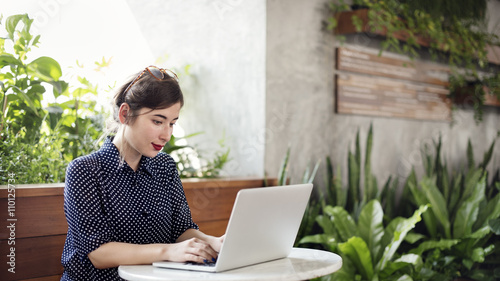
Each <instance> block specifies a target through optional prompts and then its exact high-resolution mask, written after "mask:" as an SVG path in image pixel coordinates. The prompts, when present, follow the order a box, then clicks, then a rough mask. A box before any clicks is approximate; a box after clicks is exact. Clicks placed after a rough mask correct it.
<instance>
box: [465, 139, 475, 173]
mask: <svg viewBox="0 0 500 281" xmlns="http://www.w3.org/2000/svg"><path fill="white" fill-rule="evenodd" d="M467 163H468V166H469V169H473V168H474V167H475V166H476V163H475V162H474V150H473V149H472V144H471V142H470V138H469V141H468V142H467Z"/></svg>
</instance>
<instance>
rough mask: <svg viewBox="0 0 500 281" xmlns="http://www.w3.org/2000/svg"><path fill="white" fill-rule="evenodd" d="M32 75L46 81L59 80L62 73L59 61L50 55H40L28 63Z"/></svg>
mask: <svg viewBox="0 0 500 281" xmlns="http://www.w3.org/2000/svg"><path fill="white" fill-rule="evenodd" d="M28 70H29V71H30V73H31V74H32V75H35V76H36V77H39V78H40V79H42V80H44V81H58V80H59V78H60V77H61V75H62V71H61V66H60V65H59V63H58V62H57V61H56V60H54V59H53V58H50V57H39V58H37V59H35V60H34V61H32V62H31V63H29V64H28Z"/></svg>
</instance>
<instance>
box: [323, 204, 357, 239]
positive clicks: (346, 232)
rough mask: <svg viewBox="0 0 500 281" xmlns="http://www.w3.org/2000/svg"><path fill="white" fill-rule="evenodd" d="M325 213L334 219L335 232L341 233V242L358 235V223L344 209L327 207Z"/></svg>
mask: <svg viewBox="0 0 500 281" xmlns="http://www.w3.org/2000/svg"><path fill="white" fill-rule="evenodd" d="M323 212H324V213H325V214H327V215H329V216H330V217H331V218H332V222H333V224H334V226H335V230H336V231H337V232H338V233H339V235H340V239H341V241H347V239H349V238H350V237H352V236H355V235H356V234H357V227H356V223H355V222H354V220H353V218H352V217H351V216H350V215H349V213H348V212H347V211H346V210H344V208H342V207H338V206H337V207H332V206H326V207H325V208H324V210H323Z"/></svg>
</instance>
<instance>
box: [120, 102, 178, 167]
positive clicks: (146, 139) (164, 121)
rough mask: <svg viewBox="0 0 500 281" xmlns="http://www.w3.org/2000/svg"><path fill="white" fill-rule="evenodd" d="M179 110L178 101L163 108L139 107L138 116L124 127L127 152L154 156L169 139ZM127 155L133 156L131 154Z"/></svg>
mask: <svg viewBox="0 0 500 281" xmlns="http://www.w3.org/2000/svg"><path fill="white" fill-rule="evenodd" d="M180 110H181V104H180V103H176V104H174V105H172V106H171V107H168V108H164V109H155V110H151V109H150V108H142V109H140V110H139V112H138V115H139V116H137V118H136V119H135V121H134V122H133V123H132V124H127V125H126V128H125V132H124V137H125V141H126V142H127V143H128V145H129V147H130V150H129V151H127V154H128V153H132V154H135V155H134V156H141V155H144V156H146V157H154V156H156V154H158V152H160V151H161V150H162V148H163V146H165V144H166V143H167V142H168V141H169V140H170V137H171V136H172V131H173V127H174V124H175V123H176V122H177V119H179V112H180ZM129 156H132V157H134V156H133V155H129ZM134 158H135V157H134Z"/></svg>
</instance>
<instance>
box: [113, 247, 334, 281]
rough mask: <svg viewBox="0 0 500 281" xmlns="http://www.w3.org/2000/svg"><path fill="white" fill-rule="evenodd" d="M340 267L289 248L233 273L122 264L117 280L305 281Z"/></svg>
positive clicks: (328, 256)
mask: <svg viewBox="0 0 500 281" xmlns="http://www.w3.org/2000/svg"><path fill="white" fill-rule="evenodd" d="M341 267H342V258H341V257H340V256H339V255H337V254H334V253H331V252H327V251H320V250H314V249H304V248H293V249H292V251H291V253H290V255H289V256H288V257H286V258H284V259H279V260H274V261H269V262H265V263H260V264H255V265H251V266H246V267H242V268H237V269H233V270H228V271H223V272H217V273H210V272H198V271H186V270H177V269H167V268H158V267H154V266H152V265H122V266H120V267H119V268H118V273H119V275H120V277H122V278H123V279H126V280H131V281H146V280H148V281H150V280H176V281H192V280H221V281H227V280H246V281H249V280H260V281H262V280H269V281H271V280H272V281H275V280H308V279H312V278H316V277H320V276H324V275H328V274H330V273H333V272H335V271H337V270H339V269H340V268H341Z"/></svg>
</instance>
